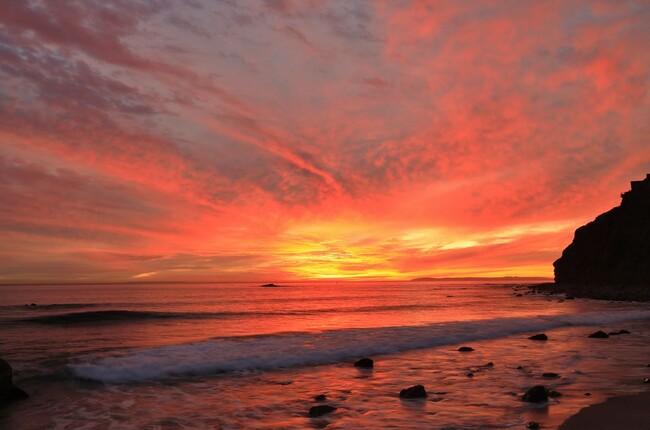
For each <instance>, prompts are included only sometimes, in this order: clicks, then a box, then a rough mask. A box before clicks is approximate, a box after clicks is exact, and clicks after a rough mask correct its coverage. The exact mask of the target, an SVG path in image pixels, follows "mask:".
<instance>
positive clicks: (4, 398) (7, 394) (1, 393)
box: [0, 358, 29, 405]
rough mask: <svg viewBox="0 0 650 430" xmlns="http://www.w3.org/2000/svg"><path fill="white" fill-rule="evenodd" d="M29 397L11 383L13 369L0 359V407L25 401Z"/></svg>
mask: <svg viewBox="0 0 650 430" xmlns="http://www.w3.org/2000/svg"><path fill="white" fill-rule="evenodd" d="M28 397H29V396H28V395H27V393H25V392H24V391H23V390H21V389H20V388H18V387H16V386H15V385H14V383H13V369H12V368H11V366H10V365H9V363H7V362H6V361H4V360H3V359H2V358H0V405H2V404H6V403H10V402H13V401H15V400H21V399H26V398H28Z"/></svg>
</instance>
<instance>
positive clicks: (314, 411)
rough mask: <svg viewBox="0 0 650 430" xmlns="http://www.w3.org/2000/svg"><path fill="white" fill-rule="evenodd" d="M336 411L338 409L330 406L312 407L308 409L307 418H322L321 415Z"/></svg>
mask: <svg viewBox="0 0 650 430" xmlns="http://www.w3.org/2000/svg"><path fill="white" fill-rule="evenodd" d="M337 409H338V408H335V407H334V406H330V405H318V406H312V407H311V408H309V417H310V418H317V417H322V416H323V415H325V414H329V413H332V412H334V411H335V410H337Z"/></svg>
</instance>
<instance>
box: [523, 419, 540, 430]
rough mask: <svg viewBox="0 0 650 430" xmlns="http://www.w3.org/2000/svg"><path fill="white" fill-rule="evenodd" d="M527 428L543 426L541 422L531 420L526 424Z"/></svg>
mask: <svg viewBox="0 0 650 430" xmlns="http://www.w3.org/2000/svg"><path fill="white" fill-rule="evenodd" d="M526 428H527V429H539V428H541V427H540V426H539V423H536V422H535V421H529V422H528V423H527V424H526Z"/></svg>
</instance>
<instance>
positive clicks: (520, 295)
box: [515, 293, 524, 297]
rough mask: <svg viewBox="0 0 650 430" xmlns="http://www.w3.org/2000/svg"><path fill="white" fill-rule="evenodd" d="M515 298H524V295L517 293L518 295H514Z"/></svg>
mask: <svg viewBox="0 0 650 430" xmlns="http://www.w3.org/2000/svg"><path fill="white" fill-rule="evenodd" d="M515 297H524V295H523V294H521V293H519V294H515Z"/></svg>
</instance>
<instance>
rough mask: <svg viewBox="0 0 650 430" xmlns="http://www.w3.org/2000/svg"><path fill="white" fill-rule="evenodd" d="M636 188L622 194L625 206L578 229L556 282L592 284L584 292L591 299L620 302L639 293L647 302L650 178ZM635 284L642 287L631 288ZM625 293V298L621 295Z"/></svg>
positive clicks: (558, 262)
mask: <svg viewBox="0 0 650 430" xmlns="http://www.w3.org/2000/svg"><path fill="white" fill-rule="evenodd" d="M631 185H632V186H631V190H630V191H627V192H625V193H623V194H622V195H621V197H622V201H621V204H620V206H617V207H615V208H613V209H612V210H610V211H608V212H606V213H604V214H602V215H599V216H598V217H597V218H596V219H595V220H594V221H592V222H590V223H588V224H587V225H585V226H582V227H580V228H578V229H577V230H576V232H575V236H574V239H573V242H572V243H571V244H570V245H569V246H568V247H567V248H566V249H565V250H564V251H563V252H562V256H561V257H560V258H559V259H558V260H556V261H555V262H554V263H553V266H554V268H555V283H556V284H558V285H584V286H588V288H586V289H584V293H585V294H584V295H585V296H586V297H593V298H604V299H608V300H612V299H617V300H620V299H625V297H624V296H625V295H626V294H627V295H628V296H629V295H630V294H632V293H635V294H638V295H640V296H641V297H639V298H636V299H637V300H638V299H644V297H645V299H646V300H647V298H648V297H649V296H650V289H649V288H648V285H650V246H648V243H650V222H648V220H649V219H650V174H648V175H646V178H645V179H644V180H643V181H633V182H632V184H631ZM599 286H600V287H603V288H598V287H599ZM635 286H636V287H640V288H638V289H636V290H632V289H630V288H628V287H635ZM616 290H619V291H616ZM621 291H623V292H624V293H625V294H623V296H622V297H617V293H619V292H621ZM627 299H628V300H629V299H631V298H630V297H628V298H627Z"/></svg>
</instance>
